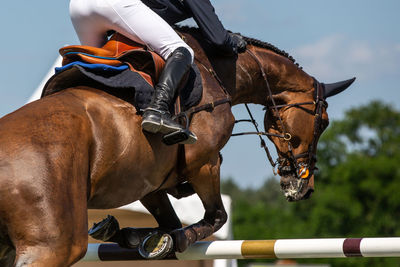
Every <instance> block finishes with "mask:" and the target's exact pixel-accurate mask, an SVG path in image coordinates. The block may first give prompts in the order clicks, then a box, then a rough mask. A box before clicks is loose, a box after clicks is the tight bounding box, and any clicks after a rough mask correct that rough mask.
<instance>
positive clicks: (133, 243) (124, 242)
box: [89, 215, 173, 259]
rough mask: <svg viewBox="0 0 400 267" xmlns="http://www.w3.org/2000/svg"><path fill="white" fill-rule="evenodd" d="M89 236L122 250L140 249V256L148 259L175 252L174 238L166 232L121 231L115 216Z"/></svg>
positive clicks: (131, 229)
mask: <svg viewBox="0 0 400 267" xmlns="http://www.w3.org/2000/svg"><path fill="white" fill-rule="evenodd" d="M89 235H90V236H91V237H93V238H94V239H97V240H101V241H105V242H114V243H117V244H118V245H119V246H120V247H122V248H128V249H133V248H138V251H139V253H140V255H141V256H142V257H143V258H146V259H162V258H164V257H166V256H167V255H168V254H169V253H171V252H172V251H173V240H172V237H171V236H170V235H169V234H167V233H166V232H165V231H162V230H161V229H157V228H132V227H125V228H122V229H120V228H119V223H118V221H117V219H115V217H114V216H111V215H108V216H107V218H105V219H104V220H102V221H101V222H99V223H95V224H94V225H93V227H92V228H90V229H89Z"/></svg>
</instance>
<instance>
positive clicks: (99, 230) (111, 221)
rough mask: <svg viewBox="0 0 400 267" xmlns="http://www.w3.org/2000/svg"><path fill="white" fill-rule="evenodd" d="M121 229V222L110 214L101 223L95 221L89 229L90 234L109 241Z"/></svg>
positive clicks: (95, 237)
mask: <svg viewBox="0 0 400 267" xmlns="http://www.w3.org/2000/svg"><path fill="white" fill-rule="evenodd" d="M118 231H119V224H118V221H117V219H115V217H114V216H111V215H108V216H107V218H105V219H103V220H102V221H101V222H99V223H95V224H94V225H93V226H92V228H90V229H89V235H90V236H91V237H93V238H94V239H97V240H101V241H107V240H109V239H111V238H112V237H113V236H114V235H115V234H116V233H117V232H118Z"/></svg>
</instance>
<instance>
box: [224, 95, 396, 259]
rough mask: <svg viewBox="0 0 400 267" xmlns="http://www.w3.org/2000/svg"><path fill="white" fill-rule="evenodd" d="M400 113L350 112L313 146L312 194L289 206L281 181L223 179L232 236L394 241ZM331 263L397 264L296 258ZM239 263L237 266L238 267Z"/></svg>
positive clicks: (382, 108)
mask: <svg viewBox="0 0 400 267" xmlns="http://www.w3.org/2000/svg"><path fill="white" fill-rule="evenodd" d="M399 148H400V112H399V111H397V110H395V109H393V108H392V107H390V106H389V105H385V104H383V103H381V102H376V101H375V102H371V103H370V104H368V105H365V106H361V107H358V108H354V109H351V110H349V111H348V112H347V113H346V116H345V118H344V119H343V120H340V121H335V122H333V123H331V126H330V127H329V128H328V129H327V131H326V132H325V133H324V134H323V136H322V137H321V140H320V141H319V144H318V160H319V161H318V164H317V165H318V167H319V169H320V171H319V172H318V173H317V174H316V178H315V183H316V192H314V194H313V196H312V197H311V199H309V200H307V201H301V202H298V203H287V202H286V201H285V200H284V198H283V195H282V194H281V193H280V192H279V191H280V189H279V182H278V181H277V180H276V179H275V178H269V179H267V181H266V182H265V184H264V186H263V187H262V188H260V189H257V190H252V189H246V190H242V189H240V188H238V187H237V186H236V185H235V184H234V183H233V182H232V180H227V181H224V182H223V184H222V191H223V192H224V193H228V194H230V195H231V196H232V198H233V218H232V221H233V231H234V237H235V238H236V239H274V238H316V237H320V238H323V237H374V236H400V227H398V224H399V223H398V222H399V221H400V194H399V191H400V149H399ZM299 262H309V263H311V262H312V263H322V262H324V263H330V264H331V265H332V266H366V265H371V266H400V260H399V259H391V258H365V259H360V258H348V259H323V260H322V259H321V260H315V259H313V260H299ZM244 263H245V262H242V263H241V264H242V265H243V264H244Z"/></svg>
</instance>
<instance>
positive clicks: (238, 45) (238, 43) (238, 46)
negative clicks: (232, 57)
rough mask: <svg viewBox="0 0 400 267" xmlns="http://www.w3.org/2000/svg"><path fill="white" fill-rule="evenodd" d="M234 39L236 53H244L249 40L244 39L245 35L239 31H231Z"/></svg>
mask: <svg viewBox="0 0 400 267" xmlns="http://www.w3.org/2000/svg"><path fill="white" fill-rule="evenodd" d="M229 35H230V36H231V39H232V43H233V45H234V46H235V47H234V48H233V49H234V50H235V52H236V53H243V52H244V51H246V46H247V42H246V41H245V40H244V38H243V36H241V35H240V34H237V33H231V32H230V33H229Z"/></svg>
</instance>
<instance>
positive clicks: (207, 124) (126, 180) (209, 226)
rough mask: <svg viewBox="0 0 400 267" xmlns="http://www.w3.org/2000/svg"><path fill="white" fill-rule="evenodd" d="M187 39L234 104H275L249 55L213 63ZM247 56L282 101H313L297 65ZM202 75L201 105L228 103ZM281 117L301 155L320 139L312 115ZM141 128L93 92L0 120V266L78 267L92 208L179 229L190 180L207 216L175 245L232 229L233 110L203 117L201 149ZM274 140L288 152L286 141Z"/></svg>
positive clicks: (60, 97)
mask: <svg viewBox="0 0 400 267" xmlns="http://www.w3.org/2000/svg"><path fill="white" fill-rule="evenodd" d="M186 38H187V42H188V43H189V44H190V45H191V46H192V47H193V48H194V50H195V51H196V57H197V58H198V59H199V60H200V61H201V62H202V63H203V64H204V65H206V66H213V68H214V69H215V71H216V72H217V73H218V76H219V77H220V78H221V79H222V81H223V83H224V85H225V87H226V89H227V91H228V92H229V94H230V95H231V97H232V101H233V104H234V105H236V104H239V103H256V104H261V105H267V102H268V98H267V91H266V88H265V84H264V81H263V79H262V77H261V74H260V69H259V67H258V65H257V63H256V62H255V61H254V59H253V58H251V57H249V55H248V54H247V53H244V54H240V55H239V57H238V59H237V61H236V62H235V59H233V58H224V57H216V56H210V61H209V59H208V58H207V56H206V55H205V53H204V52H203V50H202V49H201V47H200V45H199V44H198V42H197V41H196V40H195V39H194V38H192V37H191V36H190V35H186ZM248 49H250V50H251V51H253V53H254V54H256V55H257V57H259V59H260V61H261V62H262V64H263V68H264V70H265V71H266V72H267V74H268V77H269V82H270V85H271V88H272V90H273V93H274V97H276V99H279V101H283V102H285V103H291V102H298V101H303V100H304V101H305V100H307V101H310V100H312V99H313V95H312V92H313V79H312V77H310V76H309V75H307V74H306V73H305V72H303V71H302V70H301V69H299V68H298V67H297V66H295V65H294V64H293V62H291V61H290V60H288V59H287V58H285V57H283V56H280V55H277V54H276V53H273V52H271V51H269V50H268V49H264V48H259V47H255V46H252V45H249V46H248ZM199 69H200V70H201V74H202V78H203V85H204V94H203V98H202V100H201V103H200V105H201V104H205V103H208V102H211V101H213V100H216V99H220V98H224V97H225V94H224V92H223V90H222V89H221V87H220V85H219V84H218V82H217V81H216V79H215V78H213V77H212V76H210V75H209V73H208V72H207V71H206V70H205V69H204V68H202V67H201V66H200V67H199ZM234 77H236V79H234ZM305 108H307V107H305ZM309 108H310V110H312V107H309ZM281 116H282V118H283V120H284V121H285V123H286V124H287V127H288V129H289V131H291V132H292V134H293V135H294V136H296V137H297V138H298V142H297V145H296V147H294V150H296V151H297V150H298V151H300V152H303V150H305V148H307V147H308V145H309V143H310V142H311V139H312V129H313V123H314V122H313V116H311V115H310V114H308V113H307V112H304V111H302V110H301V109H298V108H293V109H290V110H281ZM326 116H327V115H326V112H325V111H324V117H325V119H327V117H326ZM140 123H141V117H140V116H138V115H136V110H135V108H134V107H133V106H132V105H130V104H127V103H126V102H124V101H122V100H120V99H118V98H116V97H113V96H111V95H109V94H107V93H104V92H102V91H99V90H97V89H95V88H89V87H79V88H70V89H67V90H64V91H61V92H59V93H56V94H53V95H51V96H48V97H45V98H43V99H41V100H38V101H36V102H33V103H30V104H28V105H26V106H24V107H22V108H21V109H19V110H17V111H15V112H13V113H11V114H9V115H7V116H5V117H3V118H2V119H1V120H0V223H1V239H0V241H1V248H2V252H3V255H4V254H6V255H5V257H3V259H2V261H0V264H1V265H2V266H3V265H7V264H10V265H13V264H15V265H16V266H69V265H71V264H73V263H74V262H76V261H78V260H79V259H80V258H81V257H83V255H84V254H85V252H86V247H87V230H88V225H87V208H97V209H108V208H115V207H119V206H121V205H125V204H129V203H131V202H133V201H136V200H141V201H142V203H143V204H144V206H145V207H146V208H148V209H149V211H150V212H151V213H152V214H153V215H154V217H155V219H156V220H157V221H158V223H159V224H160V226H161V227H163V228H164V229H168V230H174V229H177V228H180V227H181V224H180V222H179V219H178V218H177V216H176V214H175V213H174V211H173V209H172V207H171V205H170V203H169V201H168V199H167V197H166V191H165V190H167V189H170V188H172V189H173V188H174V187H176V186H177V185H178V184H180V183H182V182H184V181H188V182H189V183H190V184H191V185H192V187H193V189H194V191H195V192H196V193H197V194H198V195H199V197H200V199H201V200H202V202H203V204H204V207H205V209H206V212H205V215H204V219H203V220H201V221H200V222H199V223H198V224H196V225H194V226H189V227H187V228H185V229H180V230H175V231H174V232H173V235H174V237H175V239H176V240H177V242H178V245H177V248H178V249H179V250H181V251H182V250H184V249H186V247H187V246H188V245H189V244H191V243H193V242H195V241H197V240H199V239H201V238H203V237H206V236H208V235H210V234H212V233H213V232H215V231H216V230H218V229H219V228H220V227H221V226H222V225H223V224H224V223H225V221H226V219H227V216H226V213H225V211H224V207H223V205H222V201H221V197H220V191H219V178H220V164H221V162H220V157H219V151H220V150H221V149H222V147H223V146H224V145H225V144H226V142H227V141H228V140H229V138H230V135H231V132H232V129H233V126H234V117H233V115H232V113H231V109H230V106H229V104H223V105H220V106H217V107H216V108H215V109H214V110H213V111H212V112H207V111H204V112H200V113H197V114H195V115H194V116H193V119H192V122H191V126H190V127H191V130H192V131H193V132H195V133H196V135H197V137H198V142H197V143H196V144H194V145H187V146H185V147H184V149H180V148H179V147H178V146H177V145H175V146H166V145H164V144H163V143H162V142H161V136H160V135H153V134H146V133H143V132H142V130H141V127H140ZM266 124H267V125H268V124H271V128H269V129H268V131H270V132H279V129H277V128H279V126H278V125H277V124H276V123H274V121H267V122H266ZM305 126H306V127H305ZM272 140H273V142H274V143H275V145H276V146H277V149H278V153H280V154H282V155H285V153H286V152H285V149H286V148H285V144H284V143H283V140H281V139H275V138H272ZM312 179H313V178H312ZM312 179H311V180H312ZM311 183H313V181H311V182H310V184H311ZM14 248H15V251H14ZM14 253H15V254H14ZM0 255H2V254H0ZM14 255H15V260H14Z"/></svg>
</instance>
